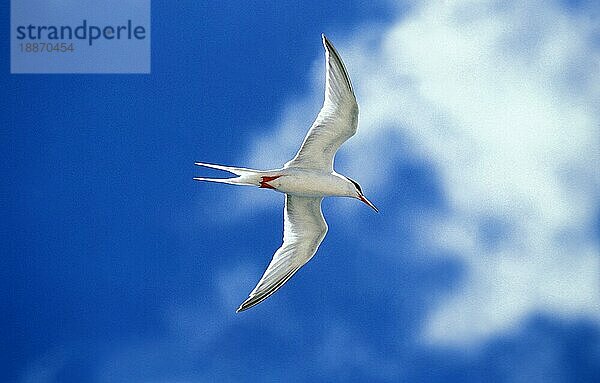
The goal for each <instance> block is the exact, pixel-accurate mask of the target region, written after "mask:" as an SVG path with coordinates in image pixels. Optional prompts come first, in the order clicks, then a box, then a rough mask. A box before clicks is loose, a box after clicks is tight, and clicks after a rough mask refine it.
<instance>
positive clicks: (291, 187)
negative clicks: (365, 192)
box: [269, 174, 343, 197]
mask: <svg viewBox="0 0 600 383" xmlns="http://www.w3.org/2000/svg"><path fill="white" fill-rule="evenodd" d="M336 181H337V180H336V179H335V177H333V176H331V175H312V174H284V175H282V176H281V177H278V178H277V179H275V180H273V181H271V182H269V184H270V185H271V186H273V187H274V188H275V189H276V190H277V191H280V192H282V193H289V194H297V195H303V196H307V197H322V196H325V195H339V194H342V193H343V191H342V190H341V189H340V187H339V185H338V183H339V181H338V182H336Z"/></svg>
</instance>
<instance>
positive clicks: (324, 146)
mask: <svg viewBox="0 0 600 383" xmlns="http://www.w3.org/2000/svg"><path fill="white" fill-rule="evenodd" d="M322 39H323V46H324V47H325V65H326V70H325V101H324V102H323V107H322V108H321V111H320V112H319V114H318V115H317V118H316V120H315V122H313V124H312V126H311V128H310V129H309V131H308V133H307V134H306V137H305V138H304V142H302V146H300V149H299V150H298V152H297V153H296V156H295V157H294V158H293V159H292V160H290V161H288V162H287V163H286V164H285V165H284V166H283V167H282V168H280V169H275V170H254V169H247V168H237V167H231V166H223V165H214V164H208V163H202V162H196V165H198V166H204V167H208V168H213V169H218V170H224V171H227V172H229V173H232V174H234V175H236V177H232V178H202V177H196V178H194V180H196V181H209V182H221V183H226V184H231V185H250V186H258V187H259V188H265V189H272V190H275V191H278V192H281V193H284V194H285V208H284V212H283V244H282V245H281V247H280V248H279V249H278V250H277V251H276V252H275V255H273V259H272V260H271V263H269V266H268V267H267V270H266V271H265V273H264V274H263V276H262V278H261V279H260V281H259V282H258V284H257V285H256V287H255V288H254V290H252V292H251V293H250V295H249V296H248V299H246V300H245V301H244V302H243V303H242V304H241V305H240V307H239V308H238V309H237V312H241V311H244V310H247V309H249V308H251V307H253V306H256V305H257V304H259V303H261V302H262V301H264V300H265V299H267V298H268V297H270V296H271V295H273V294H274V293H275V292H276V291H277V290H279V288H281V286H283V285H284V284H285V283H286V282H287V281H288V280H289V279H290V278H291V277H292V276H293V275H294V274H295V273H296V272H297V271H298V270H299V269H300V268H301V267H302V266H304V265H305V264H306V263H307V262H308V261H309V260H310V259H311V258H312V257H313V256H314V255H315V253H316V252H317V249H318V247H319V245H320V244H321V242H322V241H323V238H325V234H326V233H327V223H326V222H325V219H324V218H323V213H322V212H321V201H322V200H323V197H326V196H337V197H351V198H356V199H359V200H361V201H362V202H364V203H365V204H367V205H368V206H370V207H371V208H372V209H373V210H375V211H378V210H377V208H376V207H375V205H373V204H372V203H371V202H370V201H369V200H368V199H367V198H366V197H365V196H364V194H363V191H362V189H361V187H360V185H359V184H358V183H357V182H356V181H353V180H352V179H350V178H348V177H346V176H343V175H341V174H339V173H336V171H335V170H333V159H334V156H335V153H336V152H337V150H338V148H339V147H340V146H341V145H342V144H343V143H344V142H345V141H346V140H347V139H349V138H350V137H352V136H353V135H354V134H355V133H356V128H357V126H358V104H357V103H356V96H355V95H354V91H353V89H352V83H351V82H350V77H348V72H347V71H346V67H345V66H344V63H343V62H342V59H341V58H340V56H339V54H338V53H337V51H336V50H335V48H334V47H333V45H332V44H331V42H330V41H329V40H328V39H327V37H325V35H322Z"/></svg>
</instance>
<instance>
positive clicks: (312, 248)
mask: <svg viewBox="0 0 600 383" xmlns="http://www.w3.org/2000/svg"><path fill="white" fill-rule="evenodd" d="M322 200H323V198H322V197H301V196H295V195H289V194H286V196H285V210H284V213H283V245H281V247H280V248H279V249H278V250H277V251H276V252H275V255H274V256H273V259H272V260H271V263H269V267H267V270H266V271H265V273H264V274H263V276H262V278H261V279H260V281H259V282H258V284H257V285H256V287H255V288H254V290H252V292H251V293H250V295H249V297H248V299H246V300H245V301H244V303H242V304H241V306H240V307H239V308H238V309H237V312H240V311H244V310H247V309H249V308H250V307H252V306H255V305H257V304H259V303H260V302H262V301H264V300H265V299H267V298H268V297H270V296H271V295H273V293H275V292H276V291H277V290H278V289H279V288H280V287H281V286H283V285H284V284H285V283H286V282H287V281H288V280H289V279H290V278H291V277H292V275H294V274H295V273H296V271H298V270H299V269H300V268H301V267H302V266H304V264H306V262H308V261H309V260H310V259H311V258H312V256H313V255H315V253H316V252H317V248H318V247H319V245H320V244H321V241H323V238H325V234H327V223H326V222H325V218H323V213H322V212H321V201H322Z"/></svg>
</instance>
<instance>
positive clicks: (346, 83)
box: [285, 35, 358, 172]
mask: <svg viewBox="0 0 600 383" xmlns="http://www.w3.org/2000/svg"><path fill="white" fill-rule="evenodd" d="M323 45H324V46H325V62H326V67H327V68H326V75H325V101H324V102H323V107H322V108H321V111H320V112H319V115H318V116H317V119H316V120H315V122H313V124H312V126H311V128H310V130H309V131H308V133H307V134H306V137H305V138H304V142H303V143H302V146H301V147H300V150H298V153H297V154H296V156H295V157H294V158H293V159H292V160H291V161H289V162H288V163H286V164H285V167H288V168H307V169H319V170H326V171H328V172H330V171H333V158H334V156H335V153H336V152H337V150H338V149H339V147H340V146H341V145H342V144H343V143H344V142H345V141H346V140H347V139H349V138H350V137H352V136H353V135H354V133H356V128H357V125H358V104H357V103H356V97H355V96H354V91H353V90H352V83H351V82H350V77H348V72H346V67H345V66H344V63H343V62H342V59H341V58H340V56H339V55H338V53H337V51H336V50H335V48H334V47H333V45H332V44H331V42H329V40H327V37H325V35H323Z"/></svg>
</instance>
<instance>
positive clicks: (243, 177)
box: [194, 162, 261, 186]
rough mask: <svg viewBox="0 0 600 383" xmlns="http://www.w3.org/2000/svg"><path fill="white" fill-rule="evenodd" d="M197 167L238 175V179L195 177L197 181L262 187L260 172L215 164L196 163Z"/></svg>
mask: <svg viewBox="0 0 600 383" xmlns="http://www.w3.org/2000/svg"><path fill="white" fill-rule="evenodd" d="M195 165H198V166H204V167H206V168H211V169H217V170H223V171H226V172H229V173H232V174H235V175H237V177H232V178H204V177H194V180H196V181H207V182H219V183H224V184H230V185H251V186H260V179H261V175H260V173H261V172H260V171H259V170H253V169H246V168H236V167H232V166H224V165H215V164H205V163H202V162H196V163H195Z"/></svg>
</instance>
